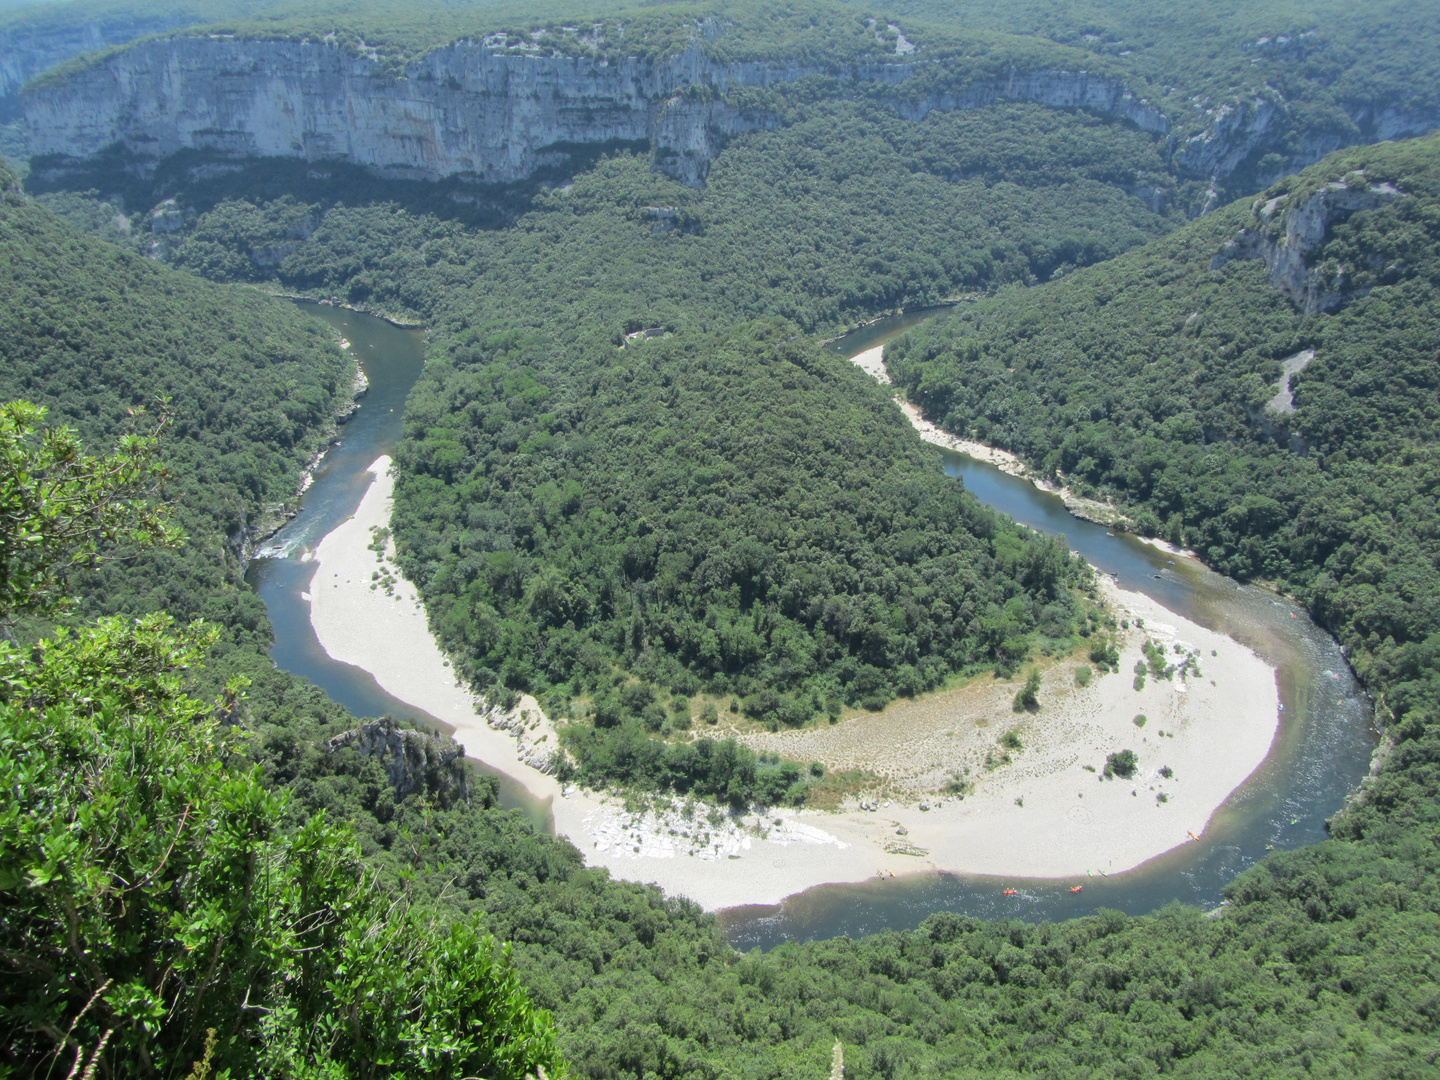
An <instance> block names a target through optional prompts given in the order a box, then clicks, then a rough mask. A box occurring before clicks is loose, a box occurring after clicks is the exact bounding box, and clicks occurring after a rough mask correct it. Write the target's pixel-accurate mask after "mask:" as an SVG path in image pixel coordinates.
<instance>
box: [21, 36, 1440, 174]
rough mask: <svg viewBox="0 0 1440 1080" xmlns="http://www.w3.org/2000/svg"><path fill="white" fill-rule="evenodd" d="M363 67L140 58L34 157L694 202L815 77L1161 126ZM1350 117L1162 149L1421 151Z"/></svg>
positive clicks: (568, 64) (938, 77) (483, 66)
mask: <svg viewBox="0 0 1440 1080" xmlns="http://www.w3.org/2000/svg"><path fill="white" fill-rule="evenodd" d="M365 53H366V50H364V49H362V50H360V54H359V55H357V54H356V53H354V52H347V51H346V50H345V49H342V48H340V47H339V46H337V45H336V44H334V43H331V42H328V41H320V40H311V41H301V40H256V39H247V38H236V37H232V36H226V35H204V36H202V35H189V36H187V35H176V36H172V37H169V38H162V39H154V40H150V41H145V42H141V43H139V44H137V45H134V46H132V47H130V48H128V49H125V50H122V51H120V52H118V53H116V54H114V55H111V56H109V57H106V58H104V59H102V60H99V61H97V62H96V63H94V64H93V65H91V66H89V67H87V68H84V69H83V70H79V71H76V72H74V73H72V74H70V75H68V76H66V77H65V78H64V79H63V80H62V79H52V80H50V81H42V84H41V85H40V86H37V87H33V88H32V89H31V90H29V91H28V92H26V94H25V95H24V112H25V123H26V128H27V132H28V137H29V140H30V150H31V153H32V154H35V155H58V156H59V157H61V158H70V159H85V158H88V157H91V156H93V155H95V154H97V153H99V152H101V151H103V150H106V149H108V148H111V147H114V146H117V145H118V146H120V147H122V148H123V149H124V150H126V151H128V152H129V153H130V154H131V155H132V156H133V158H134V159H135V160H136V161H137V162H138V163H139V165H140V167H141V168H142V169H143V168H145V166H146V163H153V162H155V161H159V160H160V159H162V158H164V157H166V156H168V155H170V154H173V153H175V152H177V151H180V150H186V149H190V150H198V151H202V152H205V153H207V154H209V155H213V156H219V157H227V158H236V159H239V158H246V157H266V156H280V157H295V158H300V159H303V160H307V161H316V162H321V161H343V162H349V163H352V164H355V165H359V166H363V167H365V168H368V169H371V170H374V171H376V172H377V173H379V174H381V175H385V176H389V177H393V178H413V179H438V178H440V177H446V176H463V177H466V178H468V179H473V180H475V181H477V182H484V183H510V182H514V181H517V180H522V179H525V178H527V177H530V176H532V175H534V174H535V173H536V172H537V171H538V170H541V169H543V168H545V167H547V166H553V167H556V168H557V169H559V170H561V171H563V170H564V169H565V168H566V166H567V163H568V162H569V161H570V159H571V157H572V155H574V154H576V153H577V152H583V151H586V150H587V149H588V150H590V151H593V150H595V149H596V148H599V147H603V146H606V145H610V144H616V143H626V144H632V145H638V144H644V145H648V146H649V147H650V149H651V152H652V154H653V160H654V164H655V167H656V168H657V169H660V170H661V171H663V172H665V173H667V174H668V175H670V176H672V177H674V178H675V179H677V180H680V181H682V182H684V183H687V184H691V185H699V184H701V183H703V181H704V177H705V174H706V171H707V169H708V166H709V162H710V161H711V160H712V159H713V158H714V156H715V155H716V154H717V153H718V152H719V150H720V148H721V147H722V146H723V145H724V143H725V141H726V140H727V139H728V138H729V137H731V136H733V135H735V134H737V133H740V132H744V131H750V130H755V129H757V128H764V127H769V126H773V125H774V124H775V123H776V122H777V120H776V118H775V117H774V116H773V115H769V114H765V113H763V112H759V111H746V110H743V109H741V108H739V107H737V106H736V105H734V104H733V103H732V101H731V100H728V99H727V94H728V92H729V91H733V90H736V89H739V88H743V87H767V86H775V85H779V84H784V83H790V82H795V81H797V80H799V79H802V78H806V77H809V76H824V77H826V78H829V79H831V80H832V81H833V84H834V86H835V92H836V93H839V94H855V95H859V94H864V95H866V96H869V97H870V98H872V99H877V100H880V101H883V102H885V103H887V104H889V105H891V106H893V107H894V108H895V109H896V110H897V111H898V112H900V114H901V115H903V116H906V117H908V118H910V119H912V120H920V119H922V118H923V117H924V116H925V115H926V114H927V113H929V112H930V111H932V110H934V109H966V108H978V107H982V106H985V105H990V104H995V103H999V102H1007V101H1014V102H1033V103H1037V104H1042V105H1046V106H1051V107H1056V108H1084V109H1088V110H1091V111H1093V112H1096V113H1099V114H1101V115H1104V116H1110V117H1115V118H1119V119H1123V120H1127V121H1130V122H1132V123H1134V124H1136V125H1137V126H1138V127H1140V128H1141V129H1143V130H1145V131H1150V132H1154V133H1166V134H1168V133H1169V132H1170V121H1169V119H1168V118H1167V117H1166V116H1165V115H1164V114H1163V113H1162V112H1161V111H1160V110H1159V109H1158V108H1156V107H1155V106H1153V105H1152V104H1150V103H1149V102H1148V101H1146V100H1145V99H1143V98H1142V97H1140V96H1139V95H1137V94H1136V93H1134V92H1133V91H1132V90H1131V88H1130V87H1129V86H1127V85H1126V83H1125V82H1124V81H1123V80H1122V79H1120V78H1117V77H1114V76H1108V75H1101V74H1096V73H1092V72H1086V71H1071V70H1054V69H1039V70H1020V69H1011V70H1009V71H1006V72H1004V73H1000V74H990V75H985V76H974V77H965V78H962V77H959V76H958V75H956V74H954V73H952V72H949V71H947V69H946V61H945V60H928V59H925V58H923V55H916V54H913V53H904V54H899V55H896V56H894V57H887V58H884V59H878V60H875V61H872V62H864V63H853V64H844V65H835V66H828V67H827V66H823V65H818V64H808V65H807V64H802V63H799V62H785V61H773V62H729V63H722V62H718V61H715V60H713V59H711V58H710V57H709V56H707V54H706V53H705V51H704V50H703V48H701V47H700V46H699V45H698V44H697V45H695V46H692V47H690V48H688V49H685V50H684V51H682V52H680V53H678V54H676V55H672V56H670V57H667V58H665V59H662V60H658V61H649V60H642V59H638V58H633V57H632V58H627V59H623V60H614V61H607V60H606V59H605V58H604V57H602V56H600V55H598V54H597V55H585V56H580V57H567V56H539V55H527V54H524V53H519V54H517V53H515V52H513V51H506V50H504V49H503V48H499V49H497V48H495V47H493V46H492V45H491V44H488V43H487V42H485V41H461V42H457V43H454V44H451V45H448V46H445V47H442V48H438V49H436V50H434V51H432V52H430V53H429V54H427V55H426V56H424V57H423V58H421V59H420V60H417V61H415V62H413V63H411V64H410V65H409V66H408V67H407V68H406V69H405V72H404V75H403V77H396V76H395V75H394V74H391V73H387V72H386V71H384V70H382V63H381V60H380V58H379V56H378V55H365ZM912 80H913V81H912ZM1347 115H1348V117H1349V120H1348V122H1346V121H1345V120H1344V118H1341V122H1340V124H1339V126H1336V125H1335V124H1332V125H1331V127H1330V128H1327V130H1325V131H1299V132H1298V133H1297V131H1296V130H1295V125H1294V118H1293V117H1291V116H1289V112H1288V108H1287V106H1286V103H1285V102H1284V100H1283V98H1281V97H1280V96H1279V94H1278V93H1266V94H1261V95H1259V96H1256V97H1255V98H1254V99H1253V100H1248V101H1238V100H1237V101H1235V102H1232V103H1230V104H1227V105H1223V106H1219V107H1217V108H1215V109H1214V110H1212V111H1211V112H1209V113H1208V114H1205V115H1203V116H1201V117H1199V120H1200V123H1199V124H1198V125H1197V124H1196V123H1195V121H1196V119H1197V118H1196V117H1194V116H1188V117H1186V119H1185V123H1186V126H1187V127H1188V129H1189V132H1190V133H1187V134H1186V135H1185V136H1184V137H1182V138H1174V137H1173V136H1172V138H1171V141H1170V143H1169V146H1168V149H1169V152H1170V156H1171V162H1172V166H1173V167H1174V168H1175V170H1176V171H1177V172H1178V173H1180V174H1182V175H1188V176H1192V177H1200V178H1208V179H1211V180H1213V181H1216V182H1217V184H1218V185H1222V186H1223V183H1224V181H1225V180H1226V178H1227V177H1230V176H1231V175H1232V174H1237V173H1239V174H1241V175H1243V177H1244V179H1245V183H1246V184H1248V185H1249V186H1250V187H1251V188H1257V187H1259V186H1263V185H1264V184H1266V183H1269V182H1271V181H1272V180H1273V179H1275V178H1277V177H1278V176H1280V175H1284V174H1285V173H1289V172H1293V171H1295V170H1298V169H1300V168H1303V167H1304V166H1305V165H1308V164H1310V163H1312V162H1313V161H1316V160H1319V158H1321V157H1323V156H1324V155H1325V154H1327V153H1329V152H1331V151H1333V150H1335V149H1338V148H1340V147H1341V146H1345V145H1351V144H1354V143H1359V142H1371V141H1377V140H1380V139H1390V138H1402V137H1409V136H1414V135H1420V134H1424V133H1425V132H1427V131H1429V130H1432V129H1434V128H1435V127H1436V126H1437V120H1440V118H1437V117H1434V116H1428V115H1419V114H1412V113H1409V112H1404V111H1401V110H1398V109H1393V108H1386V107H1384V106H1383V105H1377V104H1373V103H1371V104H1366V105H1364V106H1363V107H1361V106H1356V107H1355V108H1353V109H1350V110H1349V111H1348V113H1347ZM1342 129H1343V130H1342ZM1277 150H1280V151H1283V152H1282V153H1279V154H1274V153H1273V152H1274V151H1277ZM1267 153H1269V154H1271V155H1272V157H1273V159H1274V161H1273V163H1272V164H1271V165H1269V166H1267V165H1265V164H1264V163H1265V162H1266V161H1270V158H1266V156H1265V155H1266V154H1267ZM1267 170H1268V171H1267ZM1270 173H1273V175H1270ZM1215 194H1216V199H1214V200H1212V202H1214V201H1216V200H1218V197H1219V191H1218V189H1217V191H1216V193H1215ZM1232 194H1233V193H1232Z"/></svg>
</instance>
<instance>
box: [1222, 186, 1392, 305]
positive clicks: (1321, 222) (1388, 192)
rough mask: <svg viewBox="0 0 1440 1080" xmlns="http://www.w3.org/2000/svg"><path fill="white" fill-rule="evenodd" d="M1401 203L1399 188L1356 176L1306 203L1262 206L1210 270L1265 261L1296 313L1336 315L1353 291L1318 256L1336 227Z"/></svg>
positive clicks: (1339, 273) (1287, 201)
mask: <svg viewBox="0 0 1440 1080" xmlns="http://www.w3.org/2000/svg"><path fill="white" fill-rule="evenodd" d="M1402 197H1403V196H1402V194H1401V192H1400V191H1398V190H1396V188H1395V187H1394V186H1392V185H1390V184H1372V183H1370V182H1369V181H1368V180H1366V179H1365V178H1364V177H1363V176H1361V175H1360V174H1358V173H1357V174H1354V175H1353V176H1351V177H1350V178H1349V181H1348V182H1343V183H1342V182H1340V181H1332V182H1331V183H1328V184H1325V185H1323V186H1321V187H1320V188H1319V189H1318V190H1316V191H1314V192H1312V193H1310V194H1309V195H1307V196H1304V197H1300V198H1297V197H1285V196H1282V197H1280V198H1275V199H1270V200H1269V201H1268V202H1263V201H1259V200H1257V201H1256V203H1255V207H1254V211H1253V218H1254V221H1253V223H1252V224H1251V225H1248V226H1246V227H1245V228H1242V229H1241V230H1240V231H1239V233H1237V234H1236V236H1235V237H1234V239H1232V240H1230V241H1228V242H1227V243H1226V244H1225V246H1224V247H1223V248H1221V250H1220V251H1219V252H1217V253H1216V255H1215V257H1214V258H1213V259H1212V260H1211V261H1210V269H1211V270H1219V269H1220V268H1221V267H1222V266H1224V265H1225V264H1226V263H1227V262H1230V261H1231V260H1234V259H1262V260H1264V263H1265V268H1266V269H1267V270H1268V271H1269V275H1270V284H1271V285H1273V286H1274V287H1275V288H1277V289H1279V290H1280V291H1281V292H1282V293H1284V294H1285V296H1286V298H1287V299H1289V301H1290V302H1291V303H1292V304H1294V305H1295V306H1296V307H1297V308H1299V309H1300V310H1302V311H1304V312H1306V313H1308V314H1314V313H1316V312H1319V311H1329V310H1332V309H1333V308H1336V307H1339V306H1340V304H1342V303H1343V302H1344V301H1345V300H1347V299H1349V298H1350V296H1351V295H1353V291H1352V290H1351V289H1350V288H1349V283H1348V281H1347V280H1346V275H1345V270H1344V268H1343V267H1341V268H1339V269H1338V270H1336V269H1334V268H1322V267H1318V266H1314V265H1312V256H1313V254H1314V252H1315V251H1316V250H1317V249H1318V248H1319V247H1320V245H1321V244H1322V243H1323V242H1324V240H1325V237H1326V235H1327V233H1328V232H1329V231H1330V227H1331V225H1332V224H1333V223H1334V222H1335V221H1337V220H1339V219H1342V218H1344V217H1346V216H1348V215H1350V214H1352V213H1354V212H1355V211H1357V210H1374V209H1376V208H1377V207H1380V206H1384V205H1385V204H1387V203H1390V202H1393V201H1395V200H1396V199H1399V198H1402Z"/></svg>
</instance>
